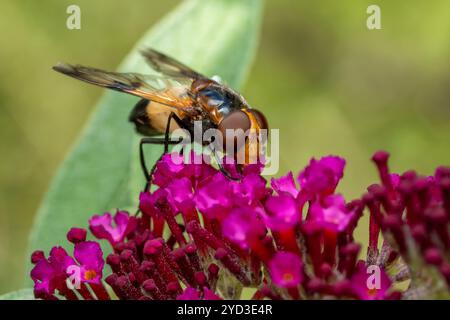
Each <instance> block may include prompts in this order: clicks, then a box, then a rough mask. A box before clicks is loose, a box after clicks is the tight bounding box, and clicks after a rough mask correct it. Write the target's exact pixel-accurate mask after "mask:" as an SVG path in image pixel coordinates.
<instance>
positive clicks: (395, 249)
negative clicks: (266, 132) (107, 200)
mask: <svg viewBox="0 0 450 320" xmlns="http://www.w3.org/2000/svg"><path fill="white" fill-rule="evenodd" d="M194 156H196V155H194V154H192V155H191V157H194ZM176 157H177V155H175V154H166V155H164V156H163V157H162V159H161V160H160V161H159V162H158V163H157V166H156V170H155V173H154V175H153V183H154V184H155V185H156V186H157V187H158V188H157V189H156V190H155V191H152V192H143V193H141V195H140V199H139V200H140V201H139V211H140V214H139V215H136V216H131V215H130V214H128V213H127V212H123V211H118V212H117V213H116V214H115V215H114V216H112V215H111V214H110V213H105V214H103V215H95V216H94V217H92V218H91V220H90V221H89V229H90V232H91V233H92V235H93V236H95V237H96V238H97V239H99V240H100V239H104V240H106V241H107V242H109V244H110V247H111V253H110V254H109V255H107V257H106V259H104V258H103V253H102V250H101V248H100V245H99V244H98V243H97V242H94V241H86V234H87V231H86V230H85V229H79V228H73V229H71V230H70V231H69V233H68V235H67V238H68V240H69V241H70V242H71V243H72V244H73V245H74V249H73V257H72V256H70V255H68V254H67V252H66V251H65V250H64V249H62V248H61V247H54V248H53V249H52V250H51V252H50V255H49V256H48V257H46V256H45V255H44V253H43V252H41V251H37V252H35V253H34V254H33V255H32V262H33V263H34V264H35V266H34V268H33V270H32V271H31V277H32V279H33V280H34V282H35V296H36V297H37V298H42V299H58V298H62V297H64V298H66V299H80V298H83V299H110V298H111V297H117V298H119V299H136V300H137V299H141V300H148V299H156V300H163V299H178V300H198V299H204V300H214V299H238V298H241V297H242V291H243V289H244V288H246V289H247V290H246V292H247V293H248V292H251V293H250V295H249V296H248V298H250V297H251V298H252V299H267V298H268V299H399V298H424V297H448V295H449V288H450V264H449V260H448V259H449V253H450V250H449V246H450V236H449V233H448V232H449V219H450V169H445V168H439V169H438V170H437V171H436V174H435V176H433V177H420V176H418V175H417V174H416V173H414V172H406V173H404V174H403V175H401V176H400V175H395V174H390V173H389V170H388V165H387V160H388V154H387V153H385V152H378V153H376V154H375V155H374V157H373V160H374V161H375V163H376V165H377V168H378V171H379V175H380V178H381V184H374V185H372V186H370V187H369V188H368V192H367V193H366V194H364V195H363V196H362V198H361V199H357V200H353V201H349V202H347V201H346V200H345V199H344V197H343V196H342V195H340V194H338V193H336V188H337V186H338V183H339V182H340V180H341V179H342V177H343V175H344V167H345V160H344V159H342V158H340V157H335V156H328V157H324V158H321V159H319V160H316V159H312V160H311V161H310V163H309V164H308V166H307V167H306V168H305V169H304V170H303V171H301V172H300V173H299V175H298V177H297V179H296V178H295V177H294V175H293V173H292V172H289V173H288V174H287V175H285V176H283V177H281V178H278V179H272V180H271V181H270V183H268V182H267V181H266V180H265V179H264V178H263V177H262V176H261V170H262V166H261V165H249V166H246V167H245V168H244V169H243V171H242V174H241V179H240V180H239V181H234V180H231V179H228V178H227V177H226V176H224V175H223V174H222V173H221V172H220V171H218V170H216V169H215V168H214V167H212V166H211V165H209V164H207V162H203V163H201V164H179V163H180V161H174V159H175V158H176ZM191 163H192V161H191ZM234 168H235V166H233V165H230V166H229V168H227V169H228V170H229V171H230V172H231V171H232V170H233V169H234ZM364 212H367V213H368V214H369V215H370V225H369V234H370V240H369V246H368V249H367V255H366V256H365V258H364V259H363V260H361V257H362V254H361V251H362V250H361V249H362V248H361V245H360V244H358V243H357V242H356V240H355V239H354V237H353V235H354V231H355V229H356V227H357V224H358V221H359V220H360V218H361V216H362V215H363V214H364ZM380 234H382V239H381V237H380ZM380 240H383V242H382V245H381V246H379V242H380ZM105 260H106V264H107V265H109V266H110V272H109V275H108V276H106V277H105V278H103V273H104V272H105V273H106V271H105V270H104V268H103V267H104V263H105ZM74 266H75V267H76V268H77V269H76V270H78V278H77V279H75V280H77V281H78V282H77V284H78V286H75V287H73V286H72V283H73V280H74V275H73V272H71V270H74V269H73V267H74Z"/></svg>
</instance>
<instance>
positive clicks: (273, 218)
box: [263, 193, 301, 231]
mask: <svg viewBox="0 0 450 320" xmlns="http://www.w3.org/2000/svg"><path fill="white" fill-rule="evenodd" d="M265 208H266V212H267V213H266V212H264V214H263V219H264V222H265V224H266V225H267V227H268V228H270V229H272V230H275V231H283V230H287V229H290V228H293V227H295V226H296V225H297V224H298V223H299V222H300V220H301V212H300V210H299V207H298V204H297V202H296V201H295V199H294V198H293V197H292V196H291V195H290V194H288V193H284V194H283V193H282V194H280V195H278V196H271V197H269V198H268V199H267V201H266V203H265Z"/></svg>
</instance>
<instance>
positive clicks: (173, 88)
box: [53, 49, 268, 190]
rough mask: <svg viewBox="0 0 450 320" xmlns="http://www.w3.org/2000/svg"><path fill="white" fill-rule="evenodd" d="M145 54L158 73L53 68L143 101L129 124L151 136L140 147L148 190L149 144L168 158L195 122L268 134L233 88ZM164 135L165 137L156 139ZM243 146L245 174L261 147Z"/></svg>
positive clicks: (154, 54) (153, 53)
mask: <svg viewBox="0 0 450 320" xmlns="http://www.w3.org/2000/svg"><path fill="white" fill-rule="evenodd" d="M142 55H143V56H144V58H145V59H146V61H147V62H148V63H149V65H150V66H151V67H152V68H153V69H154V70H155V71H156V72H157V73H158V74H156V75H144V74H139V73H117V72H108V71H103V70H100V69H96V68H90V67H85V66H81V65H69V64H65V63H60V64H57V65H56V66H54V67H53V69H54V70H56V71H58V72H61V73H63V74H66V75H68V76H70V77H73V78H76V79H79V80H82V81H85V82H88V83H91V84H94V85H98V86H101V87H105V88H109V89H112V90H116V91H120V92H125V93H128V94H132V95H135V96H138V97H140V98H141V100H140V101H139V102H138V103H137V104H136V106H135V107H134V108H133V110H132V111H131V114H130V116H129V120H130V121H131V122H133V123H134V124H135V126H136V130H137V132H139V133H140V134H142V135H144V136H146V137H145V138H142V139H141V142H140V147H139V150H140V160H141V166H142V169H143V171H144V175H145V178H146V180H147V186H146V190H147V189H148V188H149V185H150V184H151V178H152V175H153V171H154V170H155V166H154V167H153V169H152V170H151V171H150V172H149V171H148V170H147V167H146V164H145V159H144V151H143V145H144V144H161V145H164V153H163V155H164V154H165V153H167V152H168V146H169V144H176V143H178V142H179V141H172V140H170V134H171V133H172V132H173V131H174V130H175V129H177V128H183V129H185V130H187V132H189V134H190V135H193V134H194V123H195V122H196V121H201V124H202V130H203V131H206V130H208V129H217V130H219V132H221V133H222V134H223V135H224V136H225V134H226V131H227V130H236V129H242V131H240V132H248V131H250V130H254V131H256V132H258V131H259V130H261V129H266V130H267V129H268V124H267V120H266V118H265V116H264V115H263V114H262V113H261V112H260V111H258V110H255V109H252V108H250V106H249V105H248V103H247V102H246V101H245V99H244V98H243V97H242V96H241V95H240V94H239V93H237V92H235V91H234V90H233V89H231V88H229V87H227V86H225V85H223V84H220V83H219V82H217V81H215V80H213V79H210V78H208V77H206V76H204V75H202V74H200V73H198V72H196V71H194V70H192V69H191V68H189V67H187V66H186V65H184V64H182V63H180V62H178V61H176V60H175V59H173V58H171V57H168V56H167V55H165V54H163V53H160V52H158V51H156V50H153V49H146V50H144V51H142ZM163 134H164V137H163V138H161V137H156V136H158V135H160V136H161V135H163ZM235 138H236V137H234V138H233V139H235ZM241 141H242V140H241ZM243 141H245V142H244V143H243V144H242V145H240V146H236V147H235V148H245V154H246V160H245V163H244V164H242V165H239V168H240V169H242V166H245V165H247V164H248V153H249V152H250V149H252V148H254V147H255V146H254V144H255V143H259V142H258V141H257V142H254V141H253V142H251V141H249V139H245V138H244V140H243ZM233 142H234V141H233ZM225 143H226V140H225V141H224V144H225ZM213 153H214V155H215V156H216V160H217V153H216V152H214V150H213ZM217 163H218V165H219V168H220V170H221V171H222V172H223V173H224V174H225V175H226V176H227V177H229V178H230V179H234V180H236V178H235V177H232V176H231V174H230V173H229V172H228V171H227V170H225V169H224V167H223V165H222V164H221V163H220V161H217Z"/></svg>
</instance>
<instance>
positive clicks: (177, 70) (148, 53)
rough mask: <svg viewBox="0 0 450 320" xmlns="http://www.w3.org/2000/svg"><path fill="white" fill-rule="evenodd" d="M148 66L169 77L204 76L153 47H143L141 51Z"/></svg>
mask: <svg viewBox="0 0 450 320" xmlns="http://www.w3.org/2000/svg"><path fill="white" fill-rule="evenodd" d="M141 53H142V55H143V56H144V57H145V59H146V60H147V62H148V63H149V64H150V66H151V67H152V68H153V69H154V70H155V71H158V72H160V73H162V74H164V75H166V76H169V77H186V78H191V79H201V78H206V77H205V76H203V75H202V74H200V73H198V72H197V71H194V70H192V69H191V68H189V67H188V66H186V65H184V64H182V63H181V62H179V61H177V60H175V59H173V58H171V57H169V56H167V55H165V54H163V53H161V52H158V51H156V50H154V49H150V48H149V49H145V50H142V51H141Z"/></svg>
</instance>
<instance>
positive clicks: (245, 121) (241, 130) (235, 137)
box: [218, 110, 251, 150]
mask: <svg viewBox="0 0 450 320" xmlns="http://www.w3.org/2000/svg"><path fill="white" fill-rule="evenodd" d="M250 127H251V122H250V119H249V117H248V115H247V114H246V113H245V112H243V111H240V110H237V111H233V112H232V113H230V114H229V115H227V116H226V117H225V118H224V119H223V120H222V121H221V122H220V124H219V126H218V129H219V131H220V132H221V133H222V136H223V141H224V150H227V146H229V145H230V144H231V145H234V146H235V150H239V149H240V148H242V146H243V145H245V142H246V137H247V134H248V130H250Z"/></svg>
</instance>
